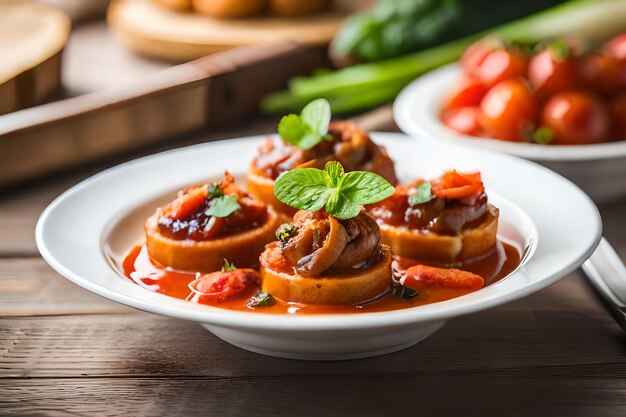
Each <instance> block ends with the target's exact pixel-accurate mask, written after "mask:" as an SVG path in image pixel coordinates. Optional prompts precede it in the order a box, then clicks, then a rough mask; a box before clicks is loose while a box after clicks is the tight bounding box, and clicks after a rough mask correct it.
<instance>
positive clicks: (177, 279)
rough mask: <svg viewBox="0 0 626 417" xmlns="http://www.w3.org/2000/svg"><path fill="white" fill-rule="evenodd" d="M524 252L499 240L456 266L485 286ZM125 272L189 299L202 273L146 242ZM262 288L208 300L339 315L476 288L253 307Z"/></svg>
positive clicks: (407, 262)
mask: <svg viewBox="0 0 626 417" xmlns="http://www.w3.org/2000/svg"><path fill="white" fill-rule="evenodd" d="M520 259H521V258H520V252H519V251H518V250H517V248H515V247H514V246H513V245H510V244H508V243H506V242H502V241H498V243H497V244H496V247H495V248H494V249H493V250H492V251H491V252H489V253H488V254H486V255H485V256H483V257H481V258H479V259H474V260H471V261H467V262H464V263H463V264H462V265H455V267H456V268H459V269H463V270H466V271H469V272H473V273H475V274H478V275H480V276H481V277H483V278H484V280H485V286H487V285H491V284H493V283H495V282H497V281H499V280H501V279H502V278H504V277H505V276H507V275H508V274H510V273H511V272H512V271H513V270H514V269H515V268H516V267H517V266H518V265H519V263H520ZM396 261H397V262H398V264H399V266H400V267H401V268H408V267H409V266H412V265H415V264H417V263H422V264H427V265H431V266H439V267H443V266H444V265H441V264H437V263H433V262H418V261H416V260H412V259H406V258H396ZM122 267H123V270H124V274H125V275H126V276H127V277H128V278H129V279H131V280H132V281H133V282H135V283H136V284H138V285H140V286H142V287H144V288H146V289H148V290H150V291H155V292H158V293H161V294H165V295H168V296H170V297H175V298H180V299H183V300H184V299H188V297H189V296H190V295H191V294H192V292H191V290H190V289H189V283H190V282H191V281H193V280H195V279H196V278H198V277H199V276H200V275H201V274H200V273H196V272H185V271H176V270H173V269H171V268H167V267H164V266H162V265H160V264H159V263H158V262H156V261H154V260H152V259H151V258H150V255H149V254H148V250H147V249H146V247H145V245H138V246H135V247H134V248H133V249H131V251H130V252H129V254H128V255H127V256H126V258H125V259H124V261H123V264H122ZM257 290H258V286H256V285H251V286H250V287H249V288H246V289H245V290H243V291H242V292H240V293H238V294H235V295H233V296H231V297H229V298H227V299H225V300H221V301H212V302H209V303H207V305H211V306H214V307H219V308H223V309H226V310H236V311H247V312H258V313H270V314H337V313H361V312H363V313H367V312H381V311H390V310H401V309H405V308H411V307H417V306H421V305H425V304H431V303H436V302H439V301H445V300H449V299H452V298H456V297H459V296H462V295H465V294H468V293H470V292H472V291H469V290H459V289H449V288H425V289H421V290H420V291H419V294H418V295H417V296H416V297H414V298H411V299H407V300H404V299H400V298H397V297H396V296H394V295H393V294H392V293H391V291H388V292H387V293H386V294H383V295H382V296H380V297H379V298H377V299H376V300H372V301H370V302H367V303H364V304H360V305H312V304H298V303H288V302H284V301H281V300H276V301H277V302H276V304H274V305H272V306H263V307H255V308H251V307H248V306H247V301H248V300H249V299H250V297H252V296H253V295H254V294H255V293H256V292H257Z"/></svg>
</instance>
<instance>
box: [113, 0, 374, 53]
mask: <svg viewBox="0 0 626 417" xmlns="http://www.w3.org/2000/svg"><path fill="white" fill-rule="evenodd" d="M367 3H369V2H365V1H363V0H358V1H354V0H353V1H349V0H343V1H336V2H335V5H334V6H333V9H331V10H329V11H327V12H323V13H320V14H316V15H312V16H306V17H299V18H285V17H272V16H267V17H257V18H248V19H213V18H210V17H208V16H204V15H200V14H197V13H192V12H175V11H171V10H167V9H165V8H163V7H160V6H159V5H157V4H155V3H154V2H152V1H151V0H114V1H113V3H112V4H111V6H110V8H109V12H108V21H109V24H110V25H111V27H112V29H113V31H114V32H115V34H116V35H117V36H118V37H119V39H120V40H121V41H122V42H123V43H124V44H125V45H126V46H128V47H129V48H130V49H132V50H134V51H136V52H139V53H142V54H145V55H148V56H152V57H157V58H163V59H169V60H176V61H184V60H190V59H195V58H198V57H201V56H204V55H207V54H210V53H214V52H218V51H223V50H225V49H230V48H234V47H238V46H248V45H257V44H261V43H265V42H272V41H277V40H292V41H295V42H298V43H301V44H304V45H313V46H317V45H325V44H327V43H329V42H330V40H331V39H332V37H333V35H334V34H335V33H336V31H337V29H338V28H339V26H340V25H341V23H342V22H343V21H344V19H345V18H346V16H348V15H349V14H350V13H351V12H352V11H354V10H355V8H357V7H362V6H363V5H364V4H367Z"/></svg>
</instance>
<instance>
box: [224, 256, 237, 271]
mask: <svg viewBox="0 0 626 417" xmlns="http://www.w3.org/2000/svg"><path fill="white" fill-rule="evenodd" d="M235 269H237V267H236V266H235V264H231V263H230V262H228V259H226V258H224V265H223V266H222V272H228V271H234V270H235Z"/></svg>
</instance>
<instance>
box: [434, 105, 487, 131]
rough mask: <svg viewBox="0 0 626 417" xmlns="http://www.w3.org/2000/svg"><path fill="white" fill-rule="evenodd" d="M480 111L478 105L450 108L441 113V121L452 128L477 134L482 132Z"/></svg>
mask: <svg viewBox="0 0 626 417" xmlns="http://www.w3.org/2000/svg"><path fill="white" fill-rule="evenodd" d="M479 111H480V110H479V108H478V107H477V106H473V107H463V108H460V109H448V110H445V111H444V112H443V113H442V114H441V121H442V122H443V123H444V124H445V125H446V126H448V127H449V128H450V129H452V130H455V131H457V132H459V133H465V134H467V135H475V136H476V135H478V134H480V123H479V121H478V112H479Z"/></svg>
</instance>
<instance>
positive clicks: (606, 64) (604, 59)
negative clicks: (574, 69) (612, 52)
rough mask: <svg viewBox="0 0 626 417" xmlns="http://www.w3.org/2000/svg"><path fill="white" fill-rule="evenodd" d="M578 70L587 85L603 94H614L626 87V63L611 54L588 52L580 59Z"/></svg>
mask: <svg viewBox="0 0 626 417" xmlns="http://www.w3.org/2000/svg"><path fill="white" fill-rule="evenodd" d="M578 71H579V73H580V77H581V79H582V82H583V84H584V85H585V86H587V87H590V88H592V89H594V90H596V91H598V92H601V93H603V94H606V95H614V94H616V93H618V91H619V89H620V88H624V87H626V64H622V63H620V62H619V61H617V60H616V59H615V58H613V57H611V56H608V55H604V54H599V53H591V54H587V55H585V56H583V57H582V58H581V59H580V61H579V65H578Z"/></svg>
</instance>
